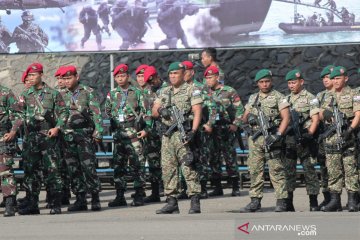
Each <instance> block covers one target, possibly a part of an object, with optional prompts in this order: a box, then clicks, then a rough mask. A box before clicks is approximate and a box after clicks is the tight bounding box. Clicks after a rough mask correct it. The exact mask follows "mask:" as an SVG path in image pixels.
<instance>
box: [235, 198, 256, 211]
mask: <svg viewBox="0 0 360 240" xmlns="http://www.w3.org/2000/svg"><path fill="white" fill-rule="evenodd" d="M240 212H242V213H249V212H261V198H256V197H252V198H251V202H250V203H249V204H248V205H246V207H245V208H243V209H241V210H240Z"/></svg>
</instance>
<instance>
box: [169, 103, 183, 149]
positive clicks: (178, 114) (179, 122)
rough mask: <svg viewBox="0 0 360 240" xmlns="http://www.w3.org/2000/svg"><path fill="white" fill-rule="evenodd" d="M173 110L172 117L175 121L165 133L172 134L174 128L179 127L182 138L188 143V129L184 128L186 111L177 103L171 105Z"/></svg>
mask: <svg viewBox="0 0 360 240" xmlns="http://www.w3.org/2000/svg"><path fill="white" fill-rule="evenodd" d="M170 112H171V119H172V120H173V123H172V124H171V126H170V127H169V129H168V130H167V131H166V132H165V133H164V135H165V136H167V137H168V136H170V134H171V133H172V132H173V131H174V129H175V128H176V127H177V128H178V130H179V132H180V140H181V141H182V142H183V143H186V142H187V141H188V139H187V136H186V131H185V128H184V122H185V118H184V113H183V112H182V111H180V110H179V109H178V108H177V107H176V106H175V105H172V106H171V107H170Z"/></svg>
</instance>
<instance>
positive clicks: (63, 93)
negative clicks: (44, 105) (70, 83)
mask: <svg viewBox="0 0 360 240" xmlns="http://www.w3.org/2000/svg"><path fill="white" fill-rule="evenodd" d="M54 89H55V90H57V91H59V93H60V94H61V96H62V97H63V98H64V95H65V94H66V93H67V92H68V90H67V88H59V86H55V88H54ZM64 99H65V98H64Z"/></svg>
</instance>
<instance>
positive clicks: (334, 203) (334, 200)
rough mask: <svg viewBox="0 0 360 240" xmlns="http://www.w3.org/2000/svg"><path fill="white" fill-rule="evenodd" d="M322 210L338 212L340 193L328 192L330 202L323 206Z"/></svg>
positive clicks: (340, 209)
mask: <svg viewBox="0 0 360 240" xmlns="http://www.w3.org/2000/svg"><path fill="white" fill-rule="evenodd" d="M320 210H321V211H323V212H339V211H342V206H341V198H340V193H335V192H330V202H329V203H328V204H326V205H325V206H323V207H322V208H321V209H320Z"/></svg>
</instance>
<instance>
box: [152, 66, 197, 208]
mask: <svg viewBox="0 0 360 240" xmlns="http://www.w3.org/2000/svg"><path fill="white" fill-rule="evenodd" d="M184 70H185V69H184V65H183V64H181V63H180V62H174V63H172V64H170V66H169V69H168V75H169V79H170V82H171V86H168V87H166V88H164V89H163V90H162V91H161V93H160V96H159V97H158V98H157V99H156V100H155V103H154V106H153V108H152V116H153V117H154V118H159V117H161V122H162V123H163V124H164V125H163V131H162V133H163V134H164V135H163V136H162V142H161V146H162V147H161V166H162V175H163V181H164V187H165V195H166V196H167V197H168V199H167V204H166V205H165V206H164V207H163V208H162V209H159V210H157V211H156V213H157V214H171V213H179V207H178V203H177V199H176V195H177V194H178V193H179V184H178V183H179V172H178V168H179V167H181V170H182V173H183V174H184V177H185V181H186V184H187V187H188V189H187V195H188V196H189V197H190V198H191V207H190V210H189V214H193V213H200V212H201V210H200V196H199V193H200V184H199V176H198V173H197V172H196V170H195V167H194V157H193V153H192V152H191V150H190V147H189V143H190V142H191V141H192V140H193V137H194V136H195V133H196V132H197V130H198V129H199V125H200V121H201V103H202V99H201V93H200V92H199V91H194V87H193V86H191V85H189V84H186V83H185V81H184ZM181 115H183V116H181ZM175 116H177V119H176V117H175ZM182 117H183V118H184V120H185V121H184V122H182V120H181V119H180V118H182ZM191 118H192V123H191ZM174 122H178V123H179V124H178V125H177V127H176V128H174V126H175V125H174ZM171 126H173V127H171ZM181 126H182V127H183V128H181ZM181 129H182V130H183V131H182V130H181Z"/></svg>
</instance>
